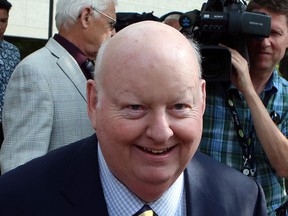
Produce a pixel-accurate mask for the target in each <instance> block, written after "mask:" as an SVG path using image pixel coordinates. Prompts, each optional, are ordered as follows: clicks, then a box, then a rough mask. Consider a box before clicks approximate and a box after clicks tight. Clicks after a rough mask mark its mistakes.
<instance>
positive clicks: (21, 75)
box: [0, 38, 94, 173]
mask: <svg viewBox="0 0 288 216" xmlns="http://www.w3.org/2000/svg"><path fill="white" fill-rule="evenodd" d="M86 82H87V80H86V78H85V76H84V75H83V73H82V71H81V69H80V67H79V66H78V64H77V62H76V60H75V59H74V58H73V57H72V56H71V55H70V54H69V53H68V52H67V51H66V50H65V49H64V48H63V47H62V46H61V45H60V44H58V43H57V42H56V41H55V40H54V39H53V38H50V39H49V41H48V42H47V44H46V45H45V47H43V48H41V49H39V50H37V51H35V52H34V53H32V54H31V55H29V56H27V57H26V58H25V59H24V60H23V61H21V62H20V64H19V65H18V66H17V67H16V69H15V71H14V72H13V74H12V76H11V79H10V81H9V83H8V86H7V90H6V93H5V101H4V110H3V122H2V123H3V130H4V137H5V139H4V141H3V144H2V148H1V151H0V165H1V170H2V173H4V172H7V171H8V170H10V169H13V168H15V167H17V166H18V165H20V164H23V163H26V162H27V161H29V160H31V159H33V158H36V157H39V156H41V155H44V154H46V153H47V152H48V151H50V150H52V149H56V148H58V147H60V146H63V145H66V144H68V143H71V142H74V141H77V140H79V139H82V138H84V137H87V136H89V135H91V134H93V132H94V130H93V128H92V126H91V123H90V121H89V118H88V115H87V101H86Z"/></svg>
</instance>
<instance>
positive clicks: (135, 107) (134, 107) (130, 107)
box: [128, 105, 142, 110]
mask: <svg viewBox="0 0 288 216" xmlns="http://www.w3.org/2000/svg"><path fill="white" fill-rule="evenodd" d="M128 108H129V109H131V110H141V109H142V107H141V105H129V106H128Z"/></svg>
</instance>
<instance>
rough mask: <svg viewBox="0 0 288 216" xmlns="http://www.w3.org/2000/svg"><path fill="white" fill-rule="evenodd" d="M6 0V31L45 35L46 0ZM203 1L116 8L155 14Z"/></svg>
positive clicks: (136, 2) (142, 2) (162, 0)
mask: <svg viewBox="0 0 288 216" xmlns="http://www.w3.org/2000/svg"><path fill="white" fill-rule="evenodd" d="M9 1H10V2H11V3H12V5H13V6H12V9H11V11H10V18H9V25H8V28H7V30H6V33H5V34H6V35H11V36H21V37H32V38H42V39H47V38H48V19H49V0H9ZM56 2H57V0H54V4H56ZM204 2H206V0H118V5H117V7H116V11H117V12H137V13H142V12H152V11H154V15H155V16H158V17H161V16H162V15H164V14H166V13H168V12H171V11H181V12H187V11H190V10H193V9H200V8H201V5H202V3H204ZM53 21H54V20H53ZM54 32H56V28H55V27H54Z"/></svg>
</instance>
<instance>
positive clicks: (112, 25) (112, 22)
mask: <svg viewBox="0 0 288 216" xmlns="http://www.w3.org/2000/svg"><path fill="white" fill-rule="evenodd" d="M92 9H93V10H94V11H96V12H98V13H100V14H102V15H103V16H105V17H107V18H108V19H110V20H111V21H110V22H109V26H110V29H111V30H113V29H114V28H115V25H116V22H117V21H116V19H114V18H113V17H111V16H109V15H107V14H105V13H103V12H102V11H100V10H98V9H97V8H95V7H93V6H92Z"/></svg>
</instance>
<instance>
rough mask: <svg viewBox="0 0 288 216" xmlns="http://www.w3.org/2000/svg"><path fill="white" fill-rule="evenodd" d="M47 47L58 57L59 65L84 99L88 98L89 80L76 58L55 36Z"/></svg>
mask: <svg viewBox="0 0 288 216" xmlns="http://www.w3.org/2000/svg"><path fill="white" fill-rule="evenodd" d="M46 48H47V49H49V50H50V52H51V53H52V54H53V55H54V56H56V57H57V58H58V60H57V65H58V66H59V67H60V68H61V70H62V71H63V73H65V74H66V76H67V77H68V78H69V79H70V80H71V82H72V83H73V84H74V86H75V88H76V89H77V90H78V92H79V93H80V94H81V95H82V97H83V99H84V100H85V101H87V100H86V83H87V80H86V78H85V76H84V74H83V72H82V70H81V68H80V67H79V65H78V64H77V62H76V60H75V59H74V58H73V57H71V55H70V54H69V53H68V52H67V51H66V49H64V48H63V47H62V46H61V45H60V44H58V43H57V42H56V41H55V40H54V39H53V38H50V39H49V41H48V43H47V44H46Z"/></svg>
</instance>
